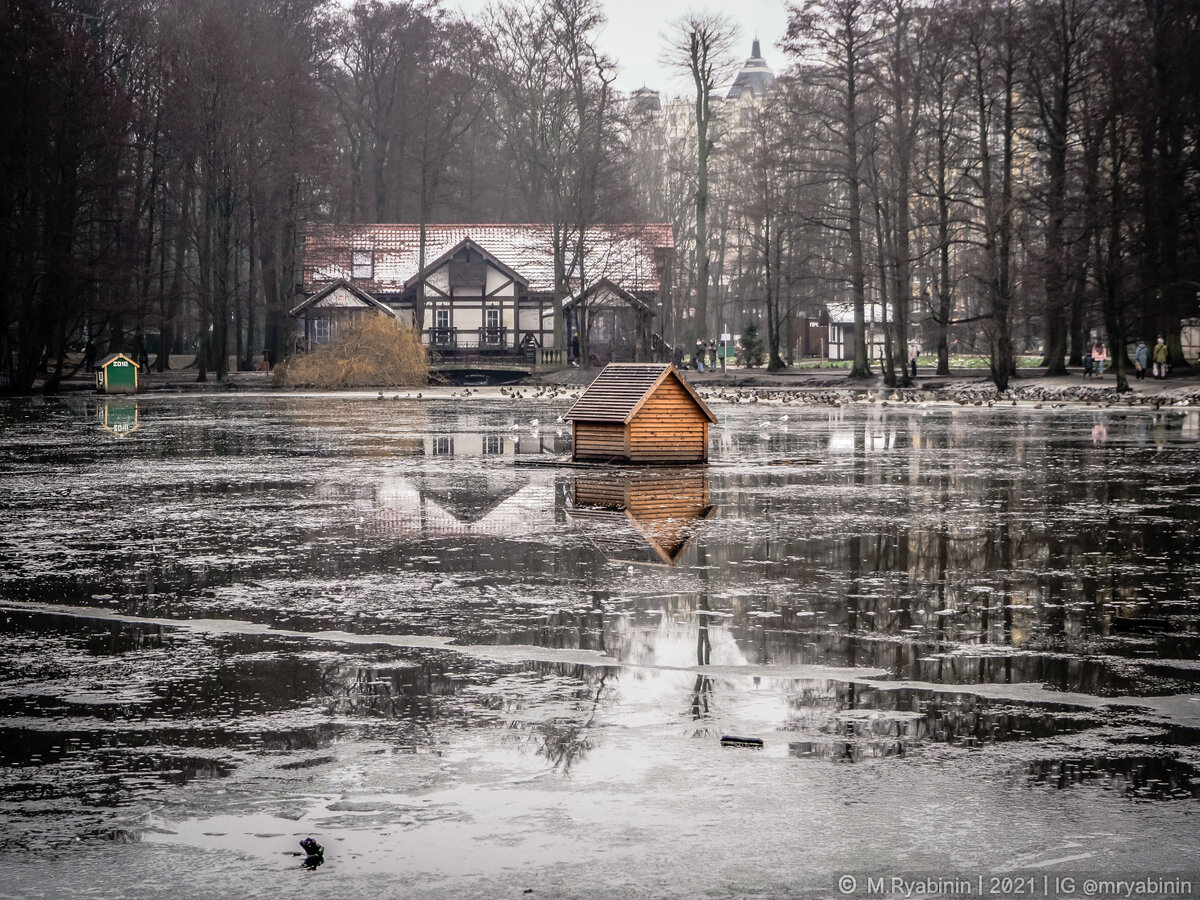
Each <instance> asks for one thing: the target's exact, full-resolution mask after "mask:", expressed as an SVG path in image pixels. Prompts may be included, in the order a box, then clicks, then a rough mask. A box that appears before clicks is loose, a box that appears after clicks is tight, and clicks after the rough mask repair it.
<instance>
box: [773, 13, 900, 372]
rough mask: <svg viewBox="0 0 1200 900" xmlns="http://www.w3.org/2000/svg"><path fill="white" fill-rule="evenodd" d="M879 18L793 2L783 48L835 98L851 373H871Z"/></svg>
mask: <svg viewBox="0 0 1200 900" xmlns="http://www.w3.org/2000/svg"><path fill="white" fill-rule="evenodd" d="M877 40H878V38H877V35H876V33H875V23H874V18H873V15H872V11H871V8H870V5H869V4H868V2H867V0H806V2H805V3H804V4H803V5H802V6H798V7H797V6H793V7H791V16H790V19H789V21H788V32H787V38H786V41H785V47H786V49H787V50H788V52H790V53H792V54H793V55H794V56H796V57H797V59H799V60H801V61H802V62H806V63H807V64H808V65H807V66H806V67H805V68H804V69H803V73H802V77H806V78H808V79H810V80H811V81H812V82H813V83H815V84H817V85H819V86H820V87H821V88H822V89H823V91H824V93H825V94H826V95H827V96H828V97H830V98H831V113H832V114H831V115H830V116H829V118H828V119H827V120H826V123H825V124H826V128H827V129H828V130H829V132H830V133H831V136H832V138H833V141H832V142H831V143H832V146H834V147H835V148H836V152H837V154H838V155H839V156H840V157H841V175H842V179H843V182H844V185H845V190H846V194H845V210H844V221H845V231H846V235H847V238H848V241H849V255H850V259H849V263H848V272H847V279H848V281H849V284H850V294H851V301H852V302H853V304H854V362H853V364H852V366H851V369H850V376H851V377H852V378H866V377H869V376H870V374H871V368H870V360H869V359H868V358H867V334H866V314H865V307H866V263H865V253H864V241H863V224H862V213H863V202H862V183H863V174H862V167H863V152H862V148H861V146H860V141H861V137H862V134H861V131H862V128H863V126H864V122H863V111H864V110H863V103H862V100H861V95H862V93H863V91H864V90H865V87H866V85H865V81H866V69H867V64H868V60H869V59H870V57H871V54H872V53H873V52H874V49H875V45H876V43H877Z"/></svg>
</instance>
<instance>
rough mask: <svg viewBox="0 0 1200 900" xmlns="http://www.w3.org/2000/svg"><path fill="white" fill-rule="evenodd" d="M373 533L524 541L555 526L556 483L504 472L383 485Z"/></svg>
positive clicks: (411, 478) (413, 478)
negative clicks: (528, 536) (528, 535)
mask: <svg viewBox="0 0 1200 900" xmlns="http://www.w3.org/2000/svg"><path fill="white" fill-rule="evenodd" d="M375 500H376V504H377V509H376V512H375V516H374V522H373V528H374V529H375V530H377V531H382V532H386V533H388V534H396V535H399V534H415V535H422V536H425V537H445V536H448V535H467V534H475V535H490V536H493V537H501V538H514V537H520V536H522V535H525V534H530V533H533V532H536V531H540V530H542V529H545V528H551V527H553V526H554V524H555V515H554V483H553V481H552V480H551V479H549V478H548V477H545V476H542V475H540V474H538V475H527V474H522V475H519V476H518V475H514V473H513V471H512V469H510V468H507V467H506V468H504V469H503V471H495V472H484V471H481V472H478V473H471V474H458V475H454V476H453V477H450V476H441V475H414V476H403V477H397V478H387V479H384V480H383V481H382V482H381V483H380V484H379V486H378V488H377V490H376V495H375Z"/></svg>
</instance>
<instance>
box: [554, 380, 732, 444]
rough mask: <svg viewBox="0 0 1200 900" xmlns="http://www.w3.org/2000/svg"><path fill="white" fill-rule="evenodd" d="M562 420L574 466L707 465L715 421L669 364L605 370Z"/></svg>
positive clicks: (695, 394)
mask: <svg viewBox="0 0 1200 900" xmlns="http://www.w3.org/2000/svg"><path fill="white" fill-rule="evenodd" d="M563 418H564V419H566V420H567V421H568V422H570V423H571V428H572V437H573V439H574V440H573V446H574V448H575V451H574V452H575V456H574V458H575V460H576V461H579V460H588V461H592V462H630V463H701V462H707V461H708V426H709V424H711V423H715V422H716V421H717V418H716V416H714V415H713V414H712V412H710V411H709V408H708V407H707V406H705V405H704V401H703V400H701V399H700V397H699V395H698V394H697V393H696V391H695V390H693V388H692V386H691V385H690V384H688V383H687V379H685V378H684V377H683V376H682V375H680V374H679V372H678V371H676V369H675V367H674V366H672V365H670V364H669V363H668V364H665V365H662V364H658V365H651V364H645V363H611V364H609V365H607V366H605V368H604V371H603V372H601V373H600V374H599V375H598V376H597V377H596V380H595V381H593V382H592V383H591V384H590V385H589V386H588V389H587V390H586V391H584V392H583V395H582V396H581V397H580V398H579V399H578V400H577V401H576V402H575V405H574V406H572V407H571V408H570V410H568V411H567V413H566V415H565V416H563Z"/></svg>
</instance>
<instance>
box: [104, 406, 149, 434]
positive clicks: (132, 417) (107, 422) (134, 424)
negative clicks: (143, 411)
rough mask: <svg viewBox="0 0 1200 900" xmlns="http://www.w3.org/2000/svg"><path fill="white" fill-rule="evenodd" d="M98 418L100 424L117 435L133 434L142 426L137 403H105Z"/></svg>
mask: <svg viewBox="0 0 1200 900" xmlns="http://www.w3.org/2000/svg"><path fill="white" fill-rule="evenodd" d="M98 418H99V419H100V425H101V426H102V427H103V428H104V429H105V430H106V431H110V432H112V433H113V434H115V435H116V436H117V437H125V435H127V434H133V433H134V432H135V431H137V430H138V429H139V428H140V427H141V425H140V424H138V408H137V404H136V403H132V404H129V403H105V404H104V406H103V407H101V409H100V410H99V412H98Z"/></svg>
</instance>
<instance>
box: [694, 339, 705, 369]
mask: <svg viewBox="0 0 1200 900" xmlns="http://www.w3.org/2000/svg"><path fill="white" fill-rule="evenodd" d="M692 362H693V363H695V365H696V371H697V372H703V371H704V341H702V340H699V339H697V341H696V353H695V355H694V356H693V357H692Z"/></svg>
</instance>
